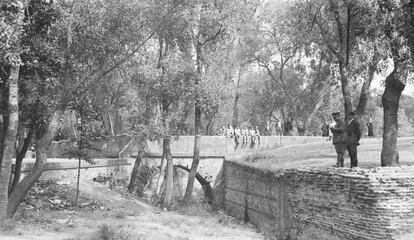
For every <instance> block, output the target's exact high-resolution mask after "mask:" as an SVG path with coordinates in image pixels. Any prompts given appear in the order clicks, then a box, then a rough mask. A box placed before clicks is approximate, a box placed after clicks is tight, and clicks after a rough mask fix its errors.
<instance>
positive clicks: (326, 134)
mask: <svg viewBox="0 0 414 240" xmlns="http://www.w3.org/2000/svg"><path fill="white" fill-rule="evenodd" d="M321 130H322V137H329V124H328V122H326V121H325V122H324V123H323V125H322V127H321Z"/></svg>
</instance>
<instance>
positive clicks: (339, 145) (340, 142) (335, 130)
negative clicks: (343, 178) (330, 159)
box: [330, 112, 346, 167]
mask: <svg viewBox="0 0 414 240" xmlns="http://www.w3.org/2000/svg"><path fill="white" fill-rule="evenodd" d="M332 117H333V119H334V121H335V126H333V127H330V130H331V132H332V135H333V136H332V143H333V145H334V146H335V150H336V154H337V158H336V165H334V166H335V167H343V166H344V154H345V151H346V124H345V121H344V120H343V119H342V118H341V113H340V112H334V113H332Z"/></svg>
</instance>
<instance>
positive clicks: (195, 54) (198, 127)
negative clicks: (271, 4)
mask: <svg viewBox="0 0 414 240" xmlns="http://www.w3.org/2000/svg"><path fill="white" fill-rule="evenodd" d="M198 5H199V4H198ZM200 7H201V6H197V9H196V11H197V13H198V14H201V12H200V11H201V8H200ZM198 30H199V29H198V26H196V27H195V30H194V33H193V34H194V37H195V39H194V43H193V44H192V45H191V54H192V62H193V69H194V71H195V73H196V74H197V76H196V78H195V83H194V85H195V89H196V94H195V106H194V156H193V161H192V163H191V171H190V174H189V176H188V182H187V188H186V190H185V194H184V203H185V204H188V203H190V200H191V195H192V193H193V188H194V180H195V176H196V173H197V168H198V164H199V162H200V142H201V131H202V124H201V99H200V93H199V90H198V88H199V87H200V81H201V72H202V71H201V44H200V43H199V39H198V38H199V32H198Z"/></svg>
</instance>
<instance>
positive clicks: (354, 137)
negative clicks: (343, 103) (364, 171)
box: [346, 112, 361, 168]
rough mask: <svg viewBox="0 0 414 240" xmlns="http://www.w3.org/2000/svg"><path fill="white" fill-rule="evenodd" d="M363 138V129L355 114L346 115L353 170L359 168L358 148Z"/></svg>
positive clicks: (348, 144) (347, 142) (347, 138)
mask: <svg viewBox="0 0 414 240" xmlns="http://www.w3.org/2000/svg"><path fill="white" fill-rule="evenodd" d="M360 138H361V129H360V125H359V122H358V119H357V118H356V114H355V113H354V112H349V113H347V114H346V148H347V150H348V153H349V157H350V158H351V168H353V167H357V166H358V156H357V155H358V152H357V146H358V145H359V139H360Z"/></svg>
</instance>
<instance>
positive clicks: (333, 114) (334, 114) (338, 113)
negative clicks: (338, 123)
mask: <svg viewBox="0 0 414 240" xmlns="http://www.w3.org/2000/svg"><path fill="white" fill-rule="evenodd" d="M336 115H341V112H333V113H332V116H336Z"/></svg>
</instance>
